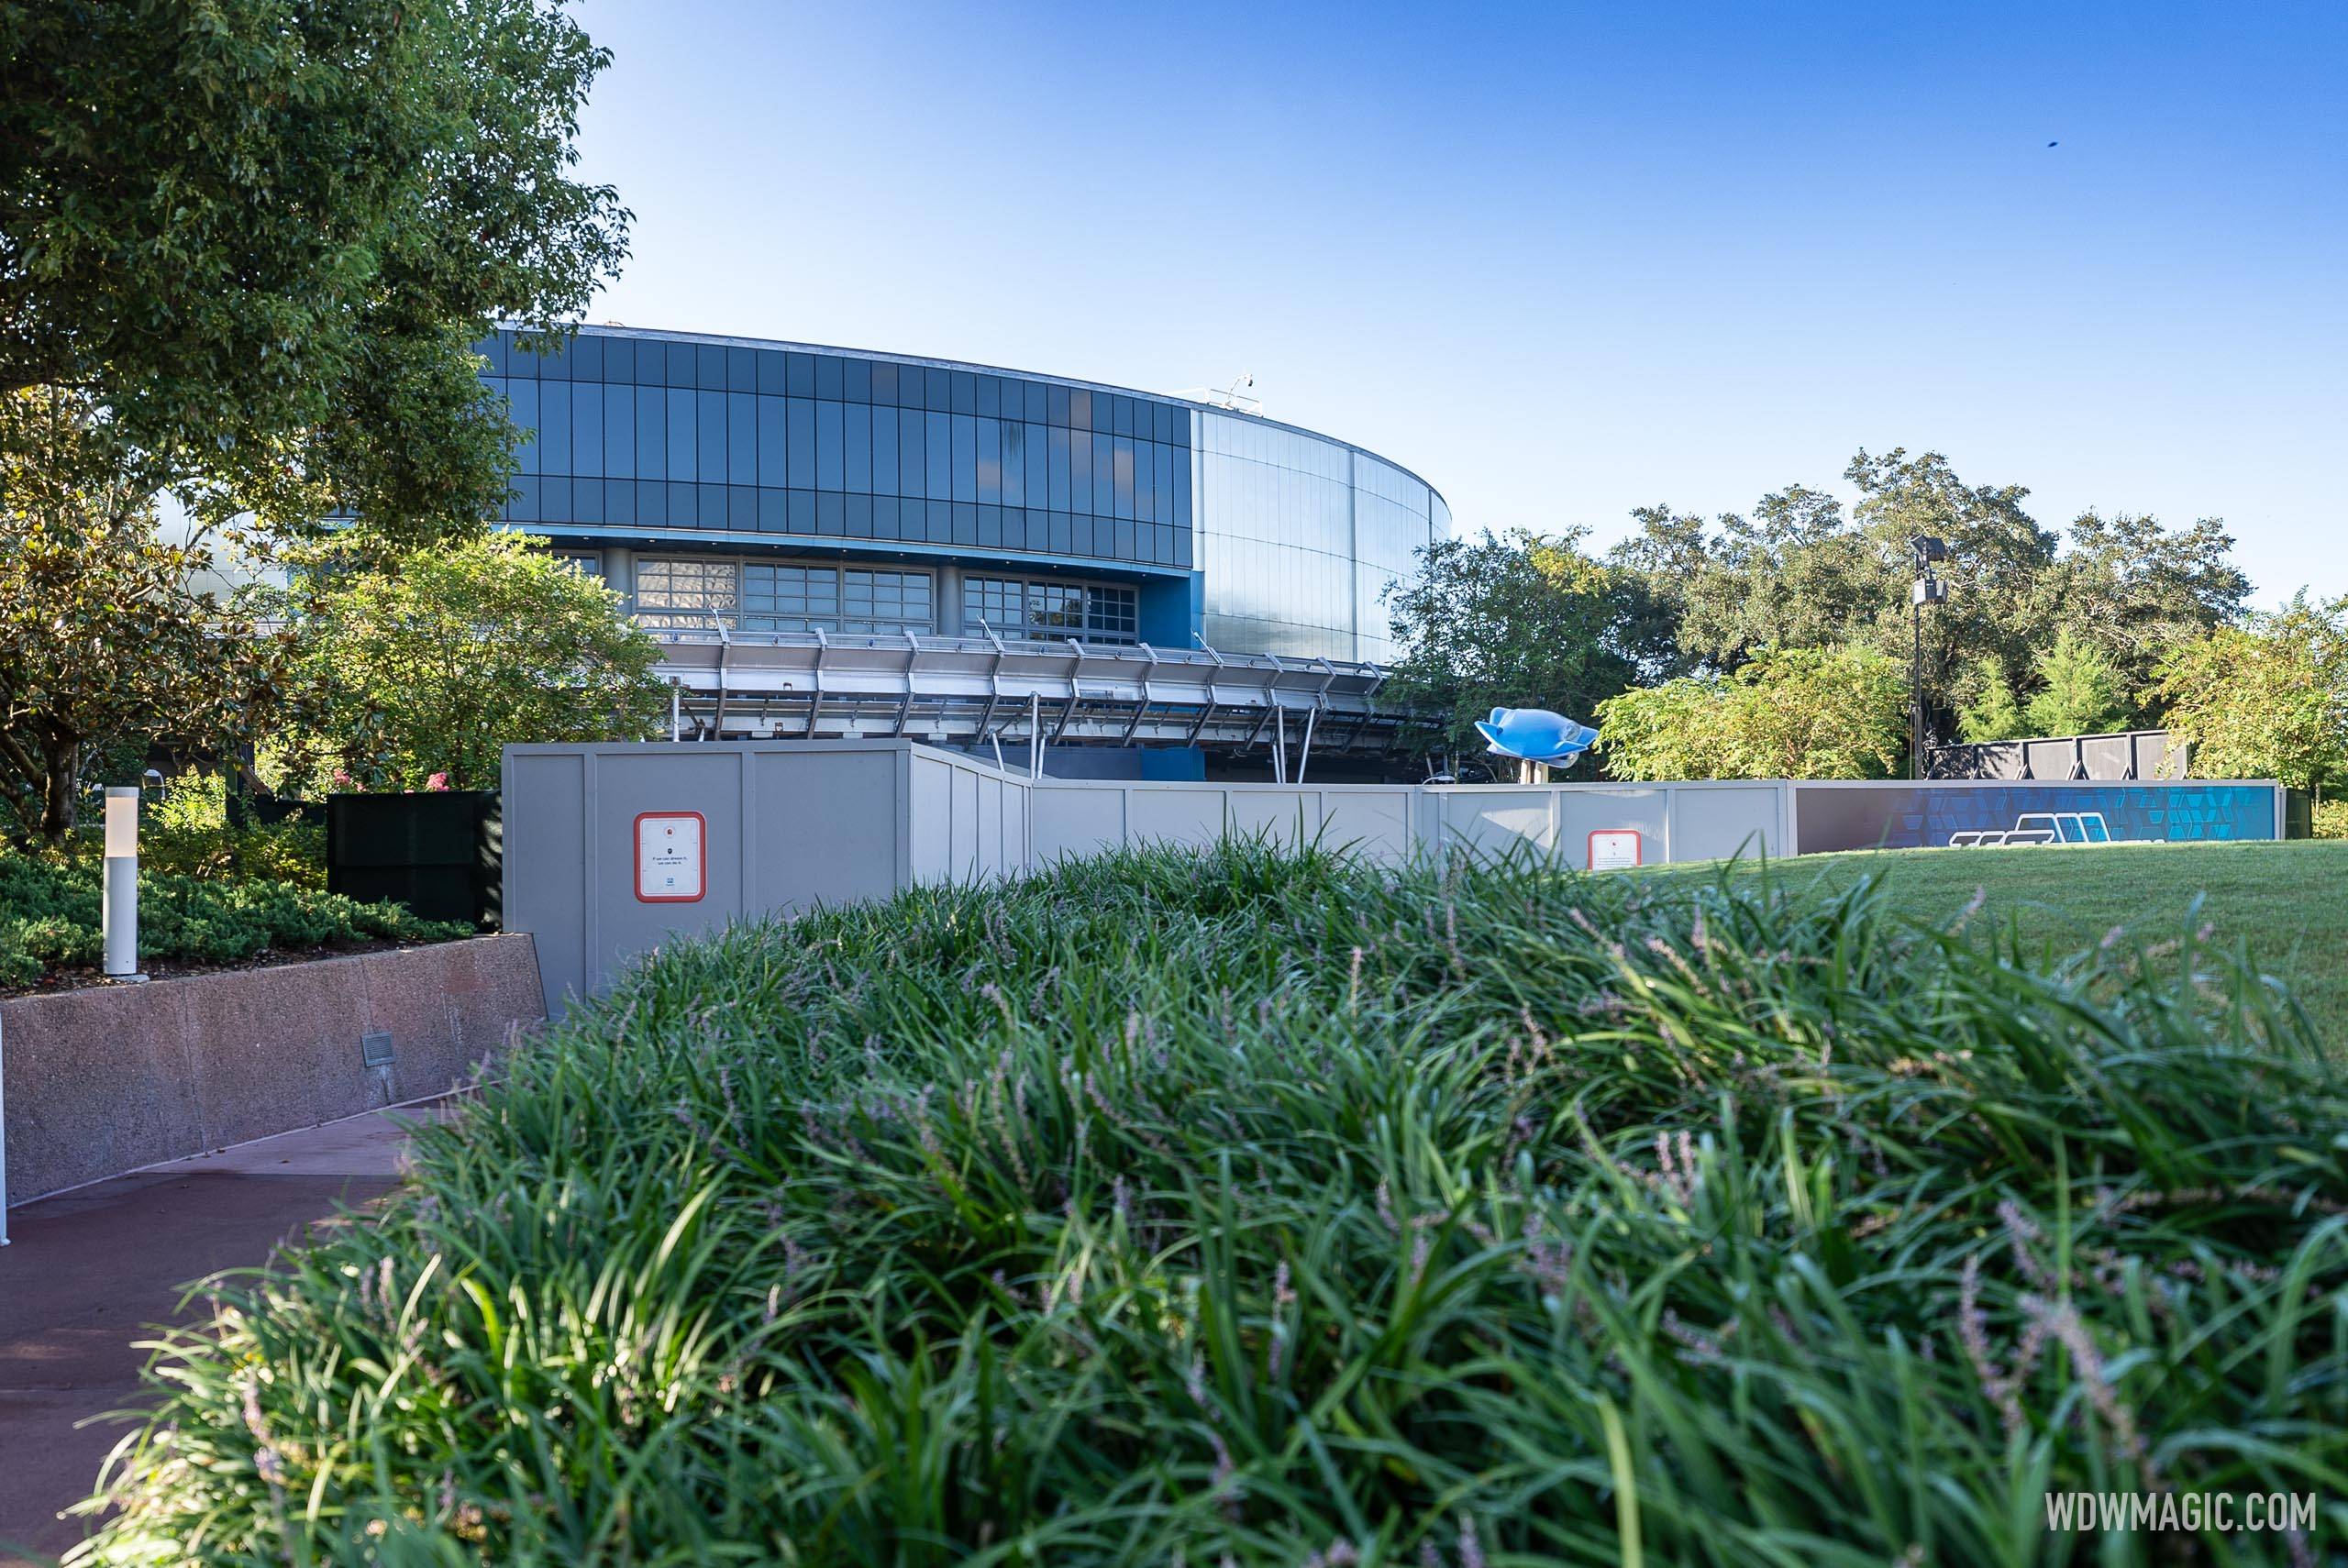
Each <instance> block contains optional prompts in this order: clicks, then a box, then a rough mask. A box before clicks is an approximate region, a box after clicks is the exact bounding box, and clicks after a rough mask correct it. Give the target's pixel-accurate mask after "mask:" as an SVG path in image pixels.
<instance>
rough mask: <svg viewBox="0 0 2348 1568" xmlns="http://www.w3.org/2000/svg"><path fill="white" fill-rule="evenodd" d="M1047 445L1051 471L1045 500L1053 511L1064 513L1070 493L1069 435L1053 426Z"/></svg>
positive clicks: (1067, 506)
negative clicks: (1049, 503)
mask: <svg viewBox="0 0 2348 1568" xmlns="http://www.w3.org/2000/svg"><path fill="white" fill-rule="evenodd" d="M1047 448H1048V451H1049V454H1050V456H1049V468H1050V470H1051V471H1050V474H1049V475H1048V477H1047V487H1046V494H1047V499H1048V500H1049V501H1050V502H1051V507H1052V510H1053V511H1055V512H1066V511H1067V510H1068V508H1069V493H1070V492H1069V433H1068V432H1067V431H1065V430H1063V429H1061V428H1060V427H1059V426H1058V425H1053V426H1052V427H1051V436H1050V439H1049V441H1048V442H1047ZM1087 482H1088V483H1089V482H1091V481H1090V480H1088V481H1087Z"/></svg>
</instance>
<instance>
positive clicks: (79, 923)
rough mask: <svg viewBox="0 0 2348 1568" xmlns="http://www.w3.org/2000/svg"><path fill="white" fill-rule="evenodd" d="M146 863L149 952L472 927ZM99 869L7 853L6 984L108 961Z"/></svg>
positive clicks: (3, 914)
mask: <svg viewBox="0 0 2348 1568" xmlns="http://www.w3.org/2000/svg"><path fill="white" fill-rule="evenodd" d="M140 869H141V874H140V876H139V878H138V951H139V955H140V956H141V957H142V958H160V959H171V960H178V961H182V962H190V963H234V962H236V961H237V960H238V959H243V958H250V957H253V956H255V955H258V954H260V953H264V952H267V951H269V950H271V949H272V948H274V949H285V950H301V949H307V948H314V947H327V946H331V945H333V944H338V943H349V942H366V941H374V940H392V941H401V942H431V941H442V940H446V939H448V938H450V937H456V936H466V935H470V934H471V927H470V926H464V925H451V924H449V923H448V922H445V921H427V920H419V919H417V918H416V917H415V915H413V914H411V913H409V912H408V911H407V910H406V909H405V908H404V907H402V906H401V905H398V904H362V903H360V902H359V901H357V900H353V899H347V898H344V897H342V896H341V895H339V894H337V893H328V892H324V891H321V890H319V889H314V888H303V887H296V886H294V885H292V884H290V883H285V882H271V881H258V880H246V881H229V880H224V879H222V878H218V877H188V876H178V875H173V874H172V873H169V872H157V871H149V870H147V869H146V868H145V867H141V868H140ZM102 877H103V872H102V870H101V867H100V863H99V862H98V861H97V860H95V859H94V858H83V859H82V860H79V861H58V860H51V859H47V858H43V857H39V856H22V855H9V854H6V853H0V986H27V985H31V984H33V983H34V982H36V981H38V980H39V978H40V977H42V976H43V975H45V974H47V973H49V972H50V971H52V970H56V969H73V968H86V967H91V966H95V965H97V964H98V963H99V962H100V961H101V959H102V958H103V956H104V953H103V950H102V948H101V945H100V942H101V926H100V908H101V903H102V900H101V897H100V888H101V885H102V882H101V879H102Z"/></svg>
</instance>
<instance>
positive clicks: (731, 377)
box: [725, 348, 759, 392]
mask: <svg viewBox="0 0 2348 1568" xmlns="http://www.w3.org/2000/svg"><path fill="white" fill-rule="evenodd" d="M725 390H726V391H727V392H756V391H758V390H759V357H758V354H757V352H756V351H755V350H753V349H749V348H728V349H727V350H725Z"/></svg>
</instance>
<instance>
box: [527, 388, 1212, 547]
mask: <svg viewBox="0 0 2348 1568" xmlns="http://www.w3.org/2000/svg"><path fill="white" fill-rule="evenodd" d="M490 385H491V387H492V390H493V391H496V392H502V393H504V395H505V396H506V397H507V398H508V399H509V401H510V403H511V412H512V417H513V420H514V422H515V425H516V426H518V427H519V428H520V429H521V430H522V432H523V433H524V439H523V441H522V443H521V445H520V447H519V448H518V450H517V453H516V458H517V460H518V463H519V469H520V471H521V472H522V473H524V474H546V475H564V474H567V475H570V476H572V477H574V478H586V479H637V480H690V481H693V482H698V483H711V484H741V485H759V486H763V487H766V488H768V489H772V490H814V491H842V492H844V493H847V494H853V495H864V494H871V495H897V496H911V497H914V498H917V499H922V500H936V501H970V502H980V503H983V504H988V505H999V506H1028V507H1041V508H1044V509H1046V510H1047V511H1054V512H1089V513H1092V514H1093V515H1095V516H1099V517H1116V518H1132V519H1133V520H1134V521H1135V522H1140V523H1178V522H1179V523H1187V522H1188V521H1189V520H1190V517H1191V463H1190V454H1189V452H1188V450H1187V449H1185V448H1182V447H1173V446H1169V445H1168V444H1166V443H1164V442H1161V441H1152V440H1146V439H1142V438H1139V437H1135V436H1115V435H1104V434H1102V433H1100V432H1097V431H1095V432H1085V431H1074V430H1063V429H1060V428H1058V427H1057V426H1053V425H1032V424H1027V423H1024V422H1020V421H1013V420H1007V419H996V418H990V417H988V416H985V415H982V414H937V413H925V412H918V411H909V410H902V409H895V408H870V407H866V406H864V405H861V404H855V403H828V402H825V401H822V400H820V399H811V398H792V397H766V396H760V395H756V394H751V393H742V392H681V391H678V390H676V389H673V388H666V389H664V388H648V387H598V386H566V385H557V386H541V385H539V384H538V383H537V382H533V381H492V382H491V383H490Z"/></svg>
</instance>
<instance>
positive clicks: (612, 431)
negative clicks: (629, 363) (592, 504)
mask: <svg viewBox="0 0 2348 1568" xmlns="http://www.w3.org/2000/svg"><path fill="white" fill-rule="evenodd" d="M603 396H604V472H605V473H606V474H608V475H610V476H611V477H612V478H614V479H634V478H635V477H636V389H635V388H634V387H610V386H607V387H605V388H604V392H603ZM610 511H611V508H610V506H609V505H608V504H606V505H605V507H604V512H605V513H606V514H608V513H610Z"/></svg>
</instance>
